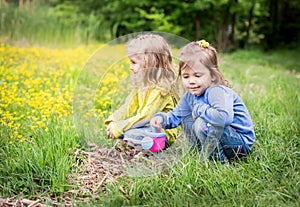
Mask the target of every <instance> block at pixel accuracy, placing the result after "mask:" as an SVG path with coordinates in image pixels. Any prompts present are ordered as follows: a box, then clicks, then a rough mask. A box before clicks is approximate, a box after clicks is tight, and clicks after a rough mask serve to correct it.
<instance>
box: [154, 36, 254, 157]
mask: <svg viewBox="0 0 300 207" xmlns="http://www.w3.org/2000/svg"><path fill="white" fill-rule="evenodd" d="M179 75H180V76H181V79H182V83H183V86H184V88H186V90H187V92H186V93H185V94H184V95H183V97H182V98H181V100H180V101H179V103H178V104H177V106H176V107H175V108H174V109H173V110H172V111H171V112H168V113H162V112H159V113H157V114H155V115H154V116H153V117H152V119H151V121H150V125H151V126H152V127H156V128H165V129H170V128H175V127H177V126H178V125H180V124H181V125H182V128H183V131H184V133H185V135H186V137H187V139H188V141H189V143H190V144H191V146H192V147H193V148H197V149H198V150H199V152H200V157H201V158H203V159H207V158H209V159H212V160H219V161H221V162H225V160H227V159H229V160H232V159H235V158H240V157H244V156H247V155H248V154H249V152H250V151H251V150H252V145H253V144H254V142H255V140H256V137H255V133H254V128H253V123H252V120H251V117H250V114H249V112H248V110H247V107H246V106H245V104H244V102H243V101H242V99H241V98H240V97H239V96H238V95H237V93H236V92H234V91H233V90H232V89H231V88H230V86H229V83H228V81H227V80H225V79H224V77H223V74H222V73H221V72H220V70H219V68H218V63H217V52H216V50H215V48H213V47H212V46H210V45H209V43H208V42H206V41H205V40H201V41H197V42H191V43H189V44H187V45H186V46H184V47H183V48H182V50H181V52H180V57H179Z"/></svg>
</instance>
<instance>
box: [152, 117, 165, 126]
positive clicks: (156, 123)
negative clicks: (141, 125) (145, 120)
mask: <svg viewBox="0 0 300 207" xmlns="http://www.w3.org/2000/svg"><path fill="white" fill-rule="evenodd" d="M162 122H163V119H162V117H161V116H155V117H153V118H152V119H151V120H150V126H152V127H155V128H158V129H161V128H162V126H161V124H162Z"/></svg>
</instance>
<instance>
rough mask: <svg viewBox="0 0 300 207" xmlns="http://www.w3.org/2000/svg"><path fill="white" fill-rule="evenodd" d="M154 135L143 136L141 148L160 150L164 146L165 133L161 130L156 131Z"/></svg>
mask: <svg viewBox="0 0 300 207" xmlns="http://www.w3.org/2000/svg"><path fill="white" fill-rule="evenodd" d="M155 133H156V136H152V137H145V138H144V139H143V140H142V147H143V149H148V150H150V151H151V152H160V151H162V150H163V149H165V147H166V134H165V133H164V132H161V131H156V132H155Z"/></svg>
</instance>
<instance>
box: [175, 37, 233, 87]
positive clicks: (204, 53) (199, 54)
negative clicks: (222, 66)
mask: <svg viewBox="0 0 300 207" xmlns="http://www.w3.org/2000/svg"><path fill="white" fill-rule="evenodd" d="M196 61H199V62H200V63H201V64H202V65H204V66H205V67H206V68H207V69H208V70H209V72H210V75H211V76H212V77H214V78H215V79H216V80H215V81H214V84H215V85H225V86H227V87H231V86H230V83H229V81H227V80H225V78H224V76H223V74H222V73H221V71H220V70H219V67H218V58H217V51H216V49H215V48H214V47H212V46H210V45H209V44H208V45H206V46H201V44H199V42H190V43H189V44H187V45H186V46H184V47H183V48H182V49H181V51H180V55H179V75H181V71H182V70H184V69H185V68H186V67H189V68H192V67H193V65H194V64H195V62H196Z"/></svg>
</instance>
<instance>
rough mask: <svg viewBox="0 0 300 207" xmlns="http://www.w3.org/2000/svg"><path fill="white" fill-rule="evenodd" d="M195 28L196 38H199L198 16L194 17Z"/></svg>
mask: <svg viewBox="0 0 300 207" xmlns="http://www.w3.org/2000/svg"><path fill="white" fill-rule="evenodd" d="M195 30H196V40H199V39H200V37H201V35H200V21H199V18H198V17H197V16H196V17H195Z"/></svg>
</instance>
